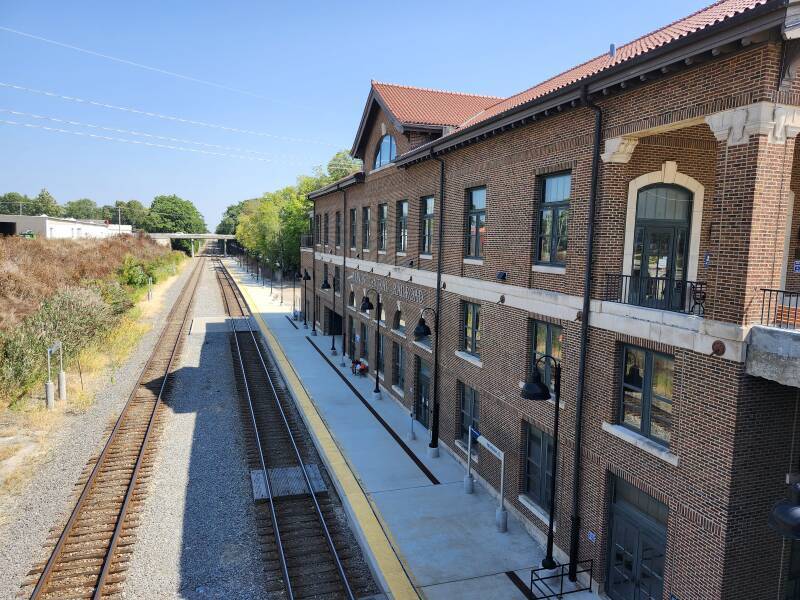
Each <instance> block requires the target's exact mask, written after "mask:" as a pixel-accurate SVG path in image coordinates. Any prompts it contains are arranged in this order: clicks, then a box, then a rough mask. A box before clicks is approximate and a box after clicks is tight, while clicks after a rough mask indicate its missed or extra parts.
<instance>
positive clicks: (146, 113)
mask: <svg viewBox="0 0 800 600" xmlns="http://www.w3.org/2000/svg"><path fill="white" fill-rule="evenodd" d="M0 87H4V88H8V89H13V90H17V91H20V92H28V93H31V94H38V95H40V96H49V97H50V98H58V99H60V100H66V101H68V102H76V103H78V104H89V105H92V106H99V107H101V108H108V109H112V110H119V111H122V112H127V113H132V114H136V115H142V116H145V117H151V118H154V119H163V120H166V121H174V122H176V123H184V124H186V125H196V126H198V127H209V128H211V129H221V130H223V131H231V132H233V133H245V134H248V135H255V136H259V137H268V138H272V139H276V140H283V141H285V142H297V143H302V144H320V145H322V146H332V147H334V148H338V147H339V145H338V144H332V143H330V142H323V141H321V140H312V139H305V138H296V137H288V136H283V135H276V134H274V133H267V132H263V131H253V130H251V129H239V128H237V127H228V126H227V125H218V124H216V123H208V122H206V121H195V120H192V119H185V118H183V117H177V116H174V115H165V114H160V113H155V112H150V111H146V110H142V109H139V108H132V107H129V106H119V105H116V104H109V103H107V102H100V101H98V100H87V99H86V98H78V97H77V96H67V95H64V94H59V93H58V92H51V91H46V90H37V89H35V88H29V87H25V86H22V85H16V84H13V83H7V82H3V81H0Z"/></svg>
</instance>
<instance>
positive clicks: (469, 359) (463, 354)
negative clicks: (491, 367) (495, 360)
mask: <svg viewBox="0 0 800 600" xmlns="http://www.w3.org/2000/svg"><path fill="white" fill-rule="evenodd" d="M456 356H457V357H458V358H461V359H463V360H465V361H467V362H468V363H470V364H473V365H475V366H476V367H478V368H480V367H482V366H483V362H481V359H480V358H478V357H477V356H473V355H472V354H470V353H469V352H464V351H463V350H456Z"/></svg>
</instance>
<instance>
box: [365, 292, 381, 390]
mask: <svg viewBox="0 0 800 600" xmlns="http://www.w3.org/2000/svg"><path fill="white" fill-rule="evenodd" d="M370 292H375V302H376V304H377V307H376V306H373V305H372V302H370V300H369V293H370ZM373 308H374V309H375V389H374V390H372V393H373V394H374V395H375V397H376V398H380V395H381V388H380V381H379V380H378V367H379V364H378V362H379V360H378V359H379V350H378V348H379V345H380V343H381V295H380V294H379V293H378V290H376V289H375V288H370V289H368V290H367V291H366V292H365V293H364V297H363V298H362V299H361V311H362V312H367V311H369V310H372V309H373Z"/></svg>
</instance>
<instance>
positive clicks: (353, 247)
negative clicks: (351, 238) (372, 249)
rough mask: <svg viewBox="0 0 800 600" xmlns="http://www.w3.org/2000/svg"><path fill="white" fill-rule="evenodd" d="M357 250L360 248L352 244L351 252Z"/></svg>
mask: <svg viewBox="0 0 800 600" xmlns="http://www.w3.org/2000/svg"><path fill="white" fill-rule="evenodd" d="M356 250H358V248H356V247H355V246H350V252H355V251H356Z"/></svg>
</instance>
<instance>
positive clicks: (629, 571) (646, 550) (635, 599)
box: [607, 478, 668, 600]
mask: <svg viewBox="0 0 800 600" xmlns="http://www.w3.org/2000/svg"><path fill="white" fill-rule="evenodd" d="M667 515H668V508H667V506H666V505H665V504H663V503H662V502H659V501H658V500H656V499H655V498H653V497H651V496H649V495H647V494H646V493H644V492H642V491H641V490H639V489H637V488H636V487H634V486H633V485H631V484H629V483H627V482H626V481H623V480H622V479H619V478H614V480H613V481H612V504H611V538H610V540H609V559H608V579H607V592H608V595H609V596H610V597H611V598H612V599H613V600H661V598H662V597H663V593H664V557H665V555H666V549H667Z"/></svg>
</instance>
